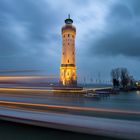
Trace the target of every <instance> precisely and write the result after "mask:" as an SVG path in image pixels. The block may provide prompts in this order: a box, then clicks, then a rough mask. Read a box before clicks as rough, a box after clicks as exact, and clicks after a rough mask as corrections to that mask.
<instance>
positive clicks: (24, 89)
mask: <svg viewBox="0 0 140 140" xmlns="http://www.w3.org/2000/svg"><path fill="white" fill-rule="evenodd" d="M0 91H1V92H18V93H19V92H32V93H39V92H40V93H41V92H42V93H45V92H56V93H59V92H60V93H66V92H67V93H82V90H77V89H76V88H75V89H74V88H71V89H69V90H65V89H53V88H51V87H48V88H46V89H43V88H42V89H39V88H27V87H22V88H0Z"/></svg>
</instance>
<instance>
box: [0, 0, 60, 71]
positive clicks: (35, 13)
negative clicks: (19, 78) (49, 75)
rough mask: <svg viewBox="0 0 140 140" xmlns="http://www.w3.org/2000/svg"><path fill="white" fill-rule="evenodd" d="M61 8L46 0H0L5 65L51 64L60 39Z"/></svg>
mask: <svg viewBox="0 0 140 140" xmlns="http://www.w3.org/2000/svg"><path fill="white" fill-rule="evenodd" d="M57 10H58V9H56V10H55V9H52V8H51V6H50V5H49V4H48V3H47V2H46V1H44V0H40V1H34V0H24V1H22V0H12V1H8V0H2V1H0V59H1V60H0V62H1V63H0V66H1V69H2V68H9V69H13V68H15V67H16V68H22V67H25V68H26V67H27V68H28V67H38V68H40V67H41V65H42V67H44V65H45V64H46V65H48V58H49V57H50V56H51V54H50V51H51V50H52V42H54V40H55V43H56V44H58V42H60V41H58V38H59V35H57V32H55V31H56V27H57V26H56V25H57V24H59V23H58V17H59V13H58V12H57ZM55 13H58V17H57V16H54V14H55ZM47 49H48V50H50V51H46V50H47ZM44 60H45V61H44ZM51 68H52V69H53V66H52V67H51Z"/></svg>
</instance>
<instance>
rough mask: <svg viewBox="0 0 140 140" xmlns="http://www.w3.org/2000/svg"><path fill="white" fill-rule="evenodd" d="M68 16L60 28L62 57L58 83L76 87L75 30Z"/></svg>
mask: <svg viewBox="0 0 140 140" xmlns="http://www.w3.org/2000/svg"><path fill="white" fill-rule="evenodd" d="M72 23H73V20H72V19H71V18H70V15H69V16H68V18H67V19H66V20H65V25H64V26H63V27H62V57H61V66H60V83H61V84H62V85H65V86H75V85H77V76H76V64H75V35H76V28H75V27H74V26H73V25H72Z"/></svg>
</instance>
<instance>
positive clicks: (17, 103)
mask: <svg viewBox="0 0 140 140" xmlns="http://www.w3.org/2000/svg"><path fill="white" fill-rule="evenodd" d="M0 105H6V106H9V105H10V106H11V105H16V106H22V107H23V106H25V107H27V106H30V107H43V108H44V107H46V108H48V109H66V110H76V111H96V112H108V113H121V114H129V115H140V112H139V111H127V110H120V109H102V108H93V107H78V106H63V105H48V104H39V103H38V104H35V103H25V102H10V101H0Z"/></svg>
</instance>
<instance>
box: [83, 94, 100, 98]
mask: <svg viewBox="0 0 140 140" xmlns="http://www.w3.org/2000/svg"><path fill="white" fill-rule="evenodd" d="M84 97H86V98H96V99H99V98H100V95H99V94H97V93H91V92H89V93H86V94H84Z"/></svg>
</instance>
